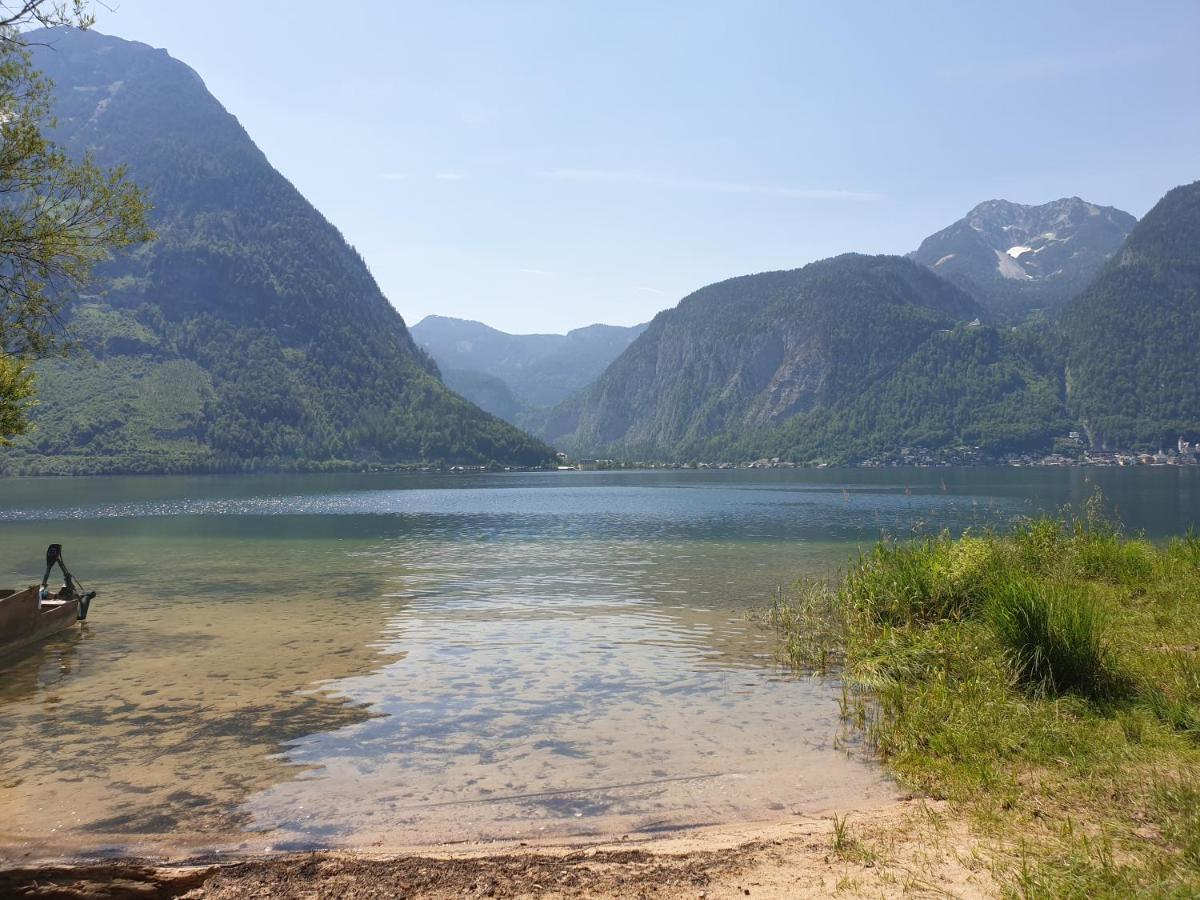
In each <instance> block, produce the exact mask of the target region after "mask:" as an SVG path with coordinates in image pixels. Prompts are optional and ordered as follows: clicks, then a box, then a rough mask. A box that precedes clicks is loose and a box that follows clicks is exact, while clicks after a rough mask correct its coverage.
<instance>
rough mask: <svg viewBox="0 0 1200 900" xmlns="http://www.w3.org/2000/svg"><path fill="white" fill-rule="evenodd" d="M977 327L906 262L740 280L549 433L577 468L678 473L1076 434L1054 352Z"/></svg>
mask: <svg viewBox="0 0 1200 900" xmlns="http://www.w3.org/2000/svg"><path fill="white" fill-rule="evenodd" d="M981 317H986V313H985V312H984V310H983V309H982V308H981V307H980V306H979V304H978V303H976V302H975V301H974V300H972V299H971V298H970V297H968V296H967V295H966V294H965V293H964V292H963V291H962V290H960V289H959V288H957V287H955V286H954V285H952V284H950V283H949V282H947V281H945V280H943V279H941V278H939V277H938V276H936V275H934V274H933V273H932V272H930V271H929V270H928V269H926V268H924V267H923V266H920V265H917V264H916V263H914V262H911V261H909V260H907V259H903V258H900V257H888V256H875V257H871V256H860V255H856V254H847V255H844V256H839V257H835V258H833V259H828V260H823V261H821V262H816V263H812V264H810V265H808V266H805V267H804V268H802V269H797V270H794V271H787V272H767V273H763V274H759V275H748V276H744V277H741V278H734V279H730V280H729V281H724V282H721V283H719V284H714V285H710V286H709V287H706V288H703V289H701V290H700V291H697V292H696V293H694V294H692V295H691V296H689V297H686V298H684V299H683V300H682V301H681V302H680V303H679V305H678V306H677V307H676V308H675V309H672V310H667V311H666V312H663V313H660V314H659V315H658V316H656V317H655V319H654V320H653V321H652V322H651V323H650V326H649V327H648V328H647V329H646V331H645V333H643V334H642V335H641V336H640V337H639V338H638V339H637V340H636V341H634V343H633V344H632V345H631V346H630V347H629V349H628V350H626V351H625V352H624V353H623V354H622V355H621V356H620V357H618V358H617V360H616V361H615V362H614V363H613V364H612V365H611V366H610V367H609V368H608V369H607V370H606V371H605V372H604V374H603V375H602V376H601V377H600V378H599V379H598V380H597V381H596V383H595V384H593V385H592V386H591V387H590V388H588V389H586V390H584V391H583V392H581V393H580V394H578V395H576V396H575V397H572V398H571V399H569V400H568V401H566V402H564V403H563V404H560V405H559V406H558V407H557V408H555V409H554V410H552V411H551V412H550V413H548V414H547V415H546V416H545V418H544V420H543V421H542V422H541V423H540V430H541V433H542V434H543V435H544V436H546V437H547V438H548V439H549V440H551V441H552V442H555V443H558V444H561V445H563V446H565V447H567V448H570V449H572V450H574V451H576V452H579V453H589V454H592V453H599V454H615V455H623V456H645V457H648V458H658V457H668V458H677V459H684V458H692V459H694V458H708V459H731V458H734V459H737V458H747V457H753V456H758V455H783V456H787V457H788V458H790V459H795V460H797V461H816V460H827V461H849V460H853V459H856V458H862V457H863V456H867V455H870V454H872V453H877V452H882V451H886V450H888V449H890V448H893V447H898V446H904V445H915V446H945V445H954V444H957V443H963V442H972V443H976V444H985V445H987V447H988V448H989V449H998V448H1001V447H1008V446H1025V445H1027V444H1031V443H1033V444H1036V443H1041V442H1045V441H1048V440H1049V437H1050V435H1051V434H1052V433H1054V432H1056V431H1057V430H1059V429H1061V428H1062V427H1063V426H1064V423H1065V419H1064V416H1063V408H1062V397H1061V384H1060V381H1061V378H1060V370H1059V369H1058V367H1057V364H1056V358H1055V354H1054V352H1053V349H1052V348H1051V347H1050V346H1049V344H1050V343H1052V341H1051V340H1050V338H1049V337H1048V336H1045V335H1043V334H1041V333H1040V332H1035V331H1034V330H1032V329H1024V330H1022V331H1010V330H1008V329H997V328H995V327H993V326H991V325H989V324H987V323H986V322H979V321H976V320H978V319H980V318H981Z"/></svg>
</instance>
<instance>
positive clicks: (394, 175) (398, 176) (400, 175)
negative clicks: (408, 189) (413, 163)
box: [379, 172, 408, 181]
mask: <svg viewBox="0 0 1200 900" xmlns="http://www.w3.org/2000/svg"><path fill="white" fill-rule="evenodd" d="M379 177H380V178H382V179H383V180H384V181H404V180H405V179H406V178H408V173H407V172H384V173H383V174H382V175H380V176H379Z"/></svg>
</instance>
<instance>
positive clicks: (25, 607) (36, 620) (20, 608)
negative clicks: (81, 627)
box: [0, 585, 83, 656]
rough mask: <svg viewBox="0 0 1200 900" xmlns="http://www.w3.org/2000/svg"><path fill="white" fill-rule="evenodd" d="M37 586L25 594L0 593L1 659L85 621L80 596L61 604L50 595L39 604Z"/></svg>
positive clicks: (73, 596) (2, 591) (21, 592)
mask: <svg viewBox="0 0 1200 900" xmlns="http://www.w3.org/2000/svg"><path fill="white" fill-rule="evenodd" d="M39 593H40V590H39V588H38V587H37V585H31V586H30V587H27V588H25V590H23V591H13V590H0V656H6V655H8V654H9V653H11V652H13V651H14V650H19V649H21V648H22V647H28V646H29V645H30V644H33V643H36V642H37V641H40V640H42V639H43V638H47V637H49V636H50V635H52V634H54V633H55V632H56V631H62V630H63V629H64V628H70V627H71V626H72V625H74V624H75V623H76V622H77V621H79V620H80V619H82V618H83V616H81V615H80V614H79V613H80V600H81V599H82V598H81V597H79V596H78V595H72V597H71V599H69V600H60V599H59V598H58V595H57V594H50V595H48V596H47V597H46V599H45V600H39V599H38V595H39Z"/></svg>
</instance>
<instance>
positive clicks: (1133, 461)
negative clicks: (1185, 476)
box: [558, 431, 1200, 472]
mask: <svg viewBox="0 0 1200 900" xmlns="http://www.w3.org/2000/svg"><path fill="white" fill-rule="evenodd" d="M558 458H559V463H558V469H559V471H566V472H570V471H584V472H589V471H607V470H613V469H823V468H827V467H828V465H829V464H828V463H811V464H807V463H796V462H790V461H788V460H786V459H782V458H781V457H778V456H776V457H772V458H767V457H763V458H762V459H756V460H744V461H741V462H688V463H661V462H641V461H637V462H634V461H627V460H615V459H576V460H573V459H570V458H569V457H568V456H567V455H566V454H565V453H560V454H559V455H558ZM995 465H1002V466H1017V467H1022V466H1031V467H1032V466H1198V465H1200V441H1186V440H1184V439H1183V438H1182V437H1180V438H1179V440H1178V441H1176V443H1175V446H1174V447H1168V448H1165V449H1160V450H1158V451H1157V452H1155V453H1150V452H1147V451H1138V450H1096V449H1092V448H1089V447H1088V446H1087V444H1086V442H1085V440H1084V438H1083V435H1082V434H1081V433H1080V432H1078V431H1072V432H1070V433H1069V434H1068V435H1067V436H1066V437H1061V438H1058V439H1056V440H1055V441H1054V445H1053V449H1052V450H1051V452H1049V453H1032V452H1027V453H1005V454H1002V455H995V454H989V453H986V452H984V451H983V450H982V449H981V448H979V447H972V446H961V447H947V448H943V449H928V448H925V447H901V448H900V449H899V450H896V451H893V452H891V453H886V454H880V455H878V456H873V457H870V458H868V459H865V460H862V461H861V462H858V463H852V464H851V466H852V467H856V468H866V469H882V468H898V467H901V466H915V467H920V468H944V467H949V466H995Z"/></svg>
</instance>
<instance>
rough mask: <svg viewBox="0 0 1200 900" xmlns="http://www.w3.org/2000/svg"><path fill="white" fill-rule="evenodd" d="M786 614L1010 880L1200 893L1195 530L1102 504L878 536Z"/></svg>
mask: <svg viewBox="0 0 1200 900" xmlns="http://www.w3.org/2000/svg"><path fill="white" fill-rule="evenodd" d="M773 619H774V621H775V623H776V624H777V625H778V626H779V627H780V628H781V629H782V631H783V633H784V638H785V647H786V653H787V655H788V657H789V659H790V661H791V663H792V664H793V665H795V666H797V667H800V668H803V669H806V670H809V671H823V670H834V669H836V670H839V671H840V672H841V673H842V674H843V676H844V678H845V683H846V685H847V688H846V699H845V702H844V707H843V712H844V715H845V717H846V719H847V722H848V725H849V726H850V727H851V728H854V729H856V730H859V731H860V733H862V734H864V735H865V736H866V738H867V740H868V743H869V744H870V746H871V747H872V748H873V749H875V750H876V751H877V752H878V754H879V756H880V757H881V758H882V759H883V760H884V761H885V763H886V764H887V765H888V766H889V767H890V769H891V770H892V771H893V772H894V773H895V774H896V776H897V777H898V778H899V779H900V781H901V782H902V783H903V784H905V785H906V786H907V787H909V788H911V789H913V790H914V791H917V792H919V793H921V794H924V795H926V796H929V797H931V798H934V799H943V800H947V801H949V809H950V810H951V811H952V812H953V813H956V814H959V815H961V817H962V818H963V819H964V820H966V821H968V822H969V823H970V825H971V828H972V830H973V831H974V833H975V834H976V835H977V836H978V837H979V838H980V842H981V843H980V845H981V846H984V847H987V848H988V850H987V855H988V856H989V857H990V859H988V860H987V864H988V865H990V866H991V868H992V871H993V874H994V875H995V877H996V878H997V880H998V881H999V883H1000V884H1002V885H1005V886H1006V887H1007V888H1008V889H1010V890H1011V891H1012V892H1013V893H1015V894H1017V895H1021V896H1089V897H1098V896H1120V897H1127V896H1133V895H1135V894H1138V895H1159V896H1197V895H1198V894H1200V777H1198V776H1200V537H1197V536H1196V535H1195V534H1194V533H1189V534H1188V535H1187V536H1186V537H1183V538H1178V539H1175V540H1172V541H1170V542H1169V543H1167V544H1165V545H1155V544H1152V543H1151V542H1149V541H1147V540H1145V539H1143V538H1140V537H1130V536H1126V535H1124V534H1123V533H1122V532H1121V530H1120V529H1119V527H1117V526H1115V525H1112V524H1110V523H1108V522H1106V521H1105V520H1104V519H1103V518H1102V517H1100V516H1099V515H1098V514H1097V510H1096V504H1095V503H1093V504H1090V505H1089V510H1088V511H1087V512H1086V513H1085V514H1082V515H1079V516H1070V515H1064V516H1063V517H1061V518H1057V519H1051V518H1043V519H1038V520H1035V521H1030V522H1025V523H1022V524H1019V525H1017V526H1015V527H1014V528H1013V529H1012V530H1011V531H1009V532H1005V533H984V534H973V533H967V534H965V535H963V536H962V537H959V538H954V537H952V536H951V535H949V534H945V533H944V534H942V535H939V536H937V537H931V538H925V539H920V540H914V541H910V542H889V541H884V542H881V543H879V544H878V545H877V546H875V548H874V549H873V550H871V551H870V552H868V553H865V554H863V555H862V556H860V557H859V559H858V560H857V561H855V562H854V563H853V564H852V565H851V566H850V568H849V570H848V572H847V573H846V575H845V577H844V579H843V580H842V583H841V584H840V585H839V586H837V587H836V588H833V587H828V586H823V585H807V586H802V587H800V588H798V589H797V590H796V592H795V593H794V594H793V595H792V596H791V597H790V598H789V599H787V600H783V601H781V602H779V603H777V604H776V607H775V609H774V611H773ZM851 827H852V824H851ZM850 841H851V838H849V837H847V838H846V842H847V843H849V842H850Z"/></svg>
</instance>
